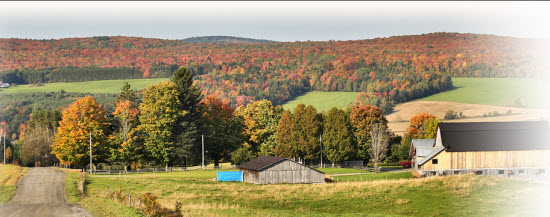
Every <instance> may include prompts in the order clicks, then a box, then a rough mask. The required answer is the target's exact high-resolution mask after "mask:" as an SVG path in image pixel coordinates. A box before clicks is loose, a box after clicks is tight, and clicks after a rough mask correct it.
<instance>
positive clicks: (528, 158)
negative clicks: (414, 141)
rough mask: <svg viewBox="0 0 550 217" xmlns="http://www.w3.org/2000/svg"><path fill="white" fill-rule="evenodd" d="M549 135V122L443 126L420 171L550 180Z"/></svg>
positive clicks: (449, 124)
mask: <svg viewBox="0 0 550 217" xmlns="http://www.w3.org/2000/svg"><path fill="white" fill-rule="evenodd" d="M548 135H550V129H549V128H548V124H547V122H545V121H521V122H475V123H440V124H439V125H438V129H437V136H436V139H435V143H433V147H432V148H433V149H432V150H431V151H430V153H429V154H427V155H426V156H424V157H423V158H422V159H421V160H419V161H418V162H417V169H418V171H419V172H421V174H423V175H426V176H433V175H457V174H470V173H475V174H478V175H495V176H502V177H510V178H512V177H517V178H529V179H531V178H537V177H548V173H549V171H548V170H549V169H550V157H549V156H550V142H548V141H549V140H548ZM417 148H418V147H417Z"/></svg>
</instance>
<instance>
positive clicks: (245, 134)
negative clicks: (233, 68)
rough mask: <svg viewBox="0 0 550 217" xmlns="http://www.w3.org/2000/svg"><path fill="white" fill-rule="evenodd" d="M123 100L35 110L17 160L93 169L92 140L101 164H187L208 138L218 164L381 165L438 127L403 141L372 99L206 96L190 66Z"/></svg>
mask: <svg viewBox="0 0 550 217" xmlns="http://www.w3.org/2000/svg"><path fill="white" fill-rule="evenodd" d="M141 95H142V96H141ZM115 102H116V106H115V108H114V109H112V111H108V110H107V109H106V108H105V106H103V105H102V104H100V103H98V102H97V101H96V99H95V98H94V97H92V96H85V97H80V98H78V100H77V101H76V102H74V103H72V104H71V105H69V106H68V107H66V108H64V109H63V111H62V112H59V111H56V110H35V111H33V112H32V114H30V121H29V123H28V124H27V125H26V128H25V129H24V130H22V133H21V135H20V137H19V139H17V140H15V141H14V142H12V143H11V144H10V149H11V150H13V152H14V153H16V154H13V156H10V159H11V161H12V162H16V161H18V162H16V163H20V164H25V163H26V164H34V165H36V166H43V165H52V164H56V163H57V164H61V165H71V166H72V167H78V168H84V167H86V165H87V164H88V160H89V146H90V139H91V142H92V144H91V145H92V150H93V151H92V152H93V160H94V162H101V163H107V164H111V165H112V164H114V163H122V164H124V165H125V168H127V167H130V168H133V169H136V168H142V167H145V166H165V167H169V166H182V167H184V166H191V165H197V164H199V163H200V160H201V159H200V156H201V142H202V140H203V139H204V143H205V147H206V151H207V152H206V158H207V160H208V161H209V162H212V163H214V164H215V165H218V164H219V163H220V162H228V161H230V162H232V163H235V164H241V163H243V162H245V161H248V160H251V159H253V158H255V157H258V156H261V155H268V156H281V157H287V158H293V159H295V160H303V161H304V162H305V163H306V164H313V163H318V162H319V160H320V158H321V155H322V156H323V159H325V162H326V161H328V162H333V163H339V162H342V161H345V160H350V159H363V160H365V161H369V160H371V159H373V160H374V163H375V164H377V163H379V162H382V161H383V160H384V159H385V161H387V162H398V161H401V160H407V159H408V150H407V147H408V146H409V145H410V139H412V138H429V137H431V138H433V137H434V136H435V133H434V127H433V126H434V125H433V124H434V123H435V125H437V119H435V117H433V116H429V115H424V114H422V115H420V116H418V117H413V118H412V119H411V127H410V128H409V131H410V132H409V131H408V132H407V134H406V136H405V137H403V139H402V138H401V137H400V136H397V135H394V134H392V133H391V132H390V131H389V130H388V127H387V120H386V118H385V117H384V115H383V112H382V110H381V109H380V108H378V107H376V106H371V105H361V104H354V105H352V106H348V107H347V108H344V109H338V108H332V109H330V110H329V111H328V112H326V113H325V112H318V111H317V110H316V109H315V108H314V107H313V106H311V105H308V106H305V105H303V104H300V105H298V106H297V107H296V108H294V110H293V111H290V110H286V111H285V110H284V109H283V108H282V107H281V106H275V105H274V104H273V103H272V102H271V101H269V100H260V101H254V102H252V103H250V104H248V105H243V106H239V107H238V108H237V109H234V107H233V106H231V104H230V102H229V101H228V100H227V99H219V98H218V97H216V96H214V95H207V96H203V95H202V90H201V88H200V87H198V86H197V85H196V84H195V83H194V82H193V73H191V72H190V71H189V70H187V69H186V68H185V67H181V68H179V69H178V70H177V71H176V72H175V73H174V75H173V76H172V78H171V80H170V81H166V82H161V83H158V84H155V85H150V86H149V87H147V89H146V90H145V91H144V92H143V93H142V94H141V93H138V92H137V91H135V90H133V89H131V87H130V85H129V84H127V83H126V84H125V85H124V86H123V87H122V90H121V92H120V93H119V94H118V95H117V96H116V99H115ZM405 150H406V151H405ZM384 157H385V158H384Z"/></svg>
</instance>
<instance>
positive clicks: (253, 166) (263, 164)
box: [239, 156, 287, 171]
mask: <svg viewBox="0 0 550 217" xmlns="http://www.w3.org/2000/svg"><path fill="white" fill-rule="evenodd" d="M284 160H287V159H286V158H282V157H271V156H260V157H257V158H255V159H252V160H250V161H248V162H245V163H243V164H242V165H241V166H239V169H244V170H254V171H259V170H262V169H264V168H267V167H269V166H271V165H273V164H276V163H279V162H281V161H284Z"/></svg>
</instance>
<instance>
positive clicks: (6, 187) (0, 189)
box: [0, 164, 28, 204]
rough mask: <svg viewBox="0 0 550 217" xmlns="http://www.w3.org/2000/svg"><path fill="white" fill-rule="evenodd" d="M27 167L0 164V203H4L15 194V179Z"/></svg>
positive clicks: (24, 171)
mask: <svg viewBox="0 0 550 217" xmlns="http://www.w3.org/2000/svg"><path fill="white" fill-rule="evenodd" d="M27 170H28V168H26V167H20V166H15V165H11V164H0V204H3V203H6V202H7V201H8V200H9V199H10V198H11V197H12V196H13V194H15V190H16V189H17V181H18V180H19V178H21V177H22V176H24V175H25V173H26V172H27Z"/></svg>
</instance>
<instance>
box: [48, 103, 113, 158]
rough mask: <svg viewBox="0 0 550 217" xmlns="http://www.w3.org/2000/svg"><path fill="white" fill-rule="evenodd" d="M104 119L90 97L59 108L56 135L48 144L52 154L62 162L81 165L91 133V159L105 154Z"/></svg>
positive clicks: (99, 107)
mask: <svg viewBox="0 0 550 217" xmlns="http://www.w3.org/2000/svg"><path fill="white" fill-rule="evenodd" d="M106 126H107V119H106V118H105V112H104V111H103V108H102V107H101V106H100V105H99V104H97V102H96V101H95V99H94V98H93V97H91V96H87V97H83V98H80V99H78V100H77V101H76V102H74V103H73V104H71V105H70V106H69V107H68V108H66V109H65V110H63V113H62V117H61V121H60V122H59V127H58V128H57V134H56V136H55V140H54V143H53V144H52V153H53V154H55V155H56V156H57V158H58V159H59V160H60V162H61V163H62V164H76V165H78V166H81V167H83V166H85V165H86V163H87V161H88V160H89V154H90V151H89V144H90V143H89V136H90V133H91V135H92V153H93V154H94V155H93V156H94V160H100V159H101V157H104V155H105V154H106V153H107V150H108V147H107V146H106V145H105V143H104V141H105V138H106V134H107V132H106Z"/></svg>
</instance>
